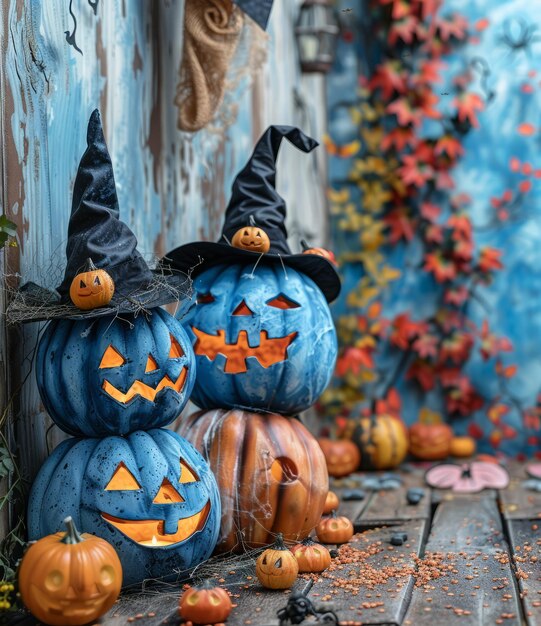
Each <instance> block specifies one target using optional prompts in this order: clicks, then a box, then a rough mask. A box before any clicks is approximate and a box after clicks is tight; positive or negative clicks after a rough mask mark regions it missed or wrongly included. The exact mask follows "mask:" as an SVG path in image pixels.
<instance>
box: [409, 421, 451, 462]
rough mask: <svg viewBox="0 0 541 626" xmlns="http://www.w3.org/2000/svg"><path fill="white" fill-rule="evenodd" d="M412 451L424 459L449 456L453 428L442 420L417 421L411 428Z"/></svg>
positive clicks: (430, 459)
mask: <svg viewBox="0 0 541 626" xmlns="http://www.w3.org/2000/svg"><path fill="white" fill-rule="evenodd" d="M409 432H410V453H411V454H412V455H413V456H414V457H416V458H417V459H421V460H423V461H440V460H441V459H445V458H447V457H448V456H449V453H450V449H451V439H452V438H453V430H452V429H451V427H450V426H449V425H448V424H444V423H442V422H435V423H423V422H416V423H415V424H412V425H411V426H410V429H409Z"/></svg>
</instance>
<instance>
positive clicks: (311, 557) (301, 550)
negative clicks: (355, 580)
mask: <svg viewBox="0 0 541 626" xmlns="http://www.w3.org/2000/svg"><path fill="white" fill-rule="evenodd" d="M291 552H292V553H293V554H294V556H295V558H296V559H297V562H298V564H299V572H322V571H323V570H324V569H327V568H328V567H329V565H330V564H331V555H330V552H329V551H328V550H327V548H326V547H325V546H322V545H321V544H320V543H316V542H315V541H314V540H313V539H312V538H311V537H306V539H303V540H302V541H301V542H300V543H298V544H297V545H296V546H293V547H292V548H291Z"/></svg>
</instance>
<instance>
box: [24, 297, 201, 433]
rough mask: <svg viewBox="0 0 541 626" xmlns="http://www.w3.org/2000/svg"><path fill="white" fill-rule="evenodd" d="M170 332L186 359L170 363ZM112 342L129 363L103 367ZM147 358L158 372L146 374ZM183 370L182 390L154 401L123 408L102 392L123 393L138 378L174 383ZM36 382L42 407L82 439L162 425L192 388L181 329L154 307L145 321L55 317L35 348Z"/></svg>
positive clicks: (138, 401) (192, 376) (150, 383)
mask: <svg viewBox="0 0 541 626" xmlns="http://www.w3.org/2000/svg"><path fill="white" fill-rule="evenodd" d="M124 320H127V321H124ZM131 325H132V326H133V327H131ZM171 335H172V336H173V337H174V338H175V339H176V340H177V341H178V343H179V345H180V347H181V348H182V350H183V352H184V356H181V357H180V358H169V354H170V348H171V339H170V336H171ZM110 345H111V346H113V347H114V348H115V349H116V350H117V351H118V352H119V353H120V354H121V355H122V357H124V358H125V360H126V363H125V364H123V365H121V366H119V367H112V368H102V369H100V367H99V366H100V363H101V360H102V357H103V355H104V353H105V351H106V350H107V348H108V347H109V346H110ZM149 355H151V356H152V358H153V359H154V360H155V362H156V364H157V366H158V369H157V370H155V371H150V372H145V370H146V369H147V360H148V357H149ZM183 367H186V368H187V373H186V379H185V382H184V386H183V387H182V388H181V389H180V392H177V391H176V390H175V389H171V388H164V389H162V390H161V391H159V392H158V394H157V395H156V398H155V400H154V401H150V400H147V399H146V398H144V397H142V396H141V395H137V396H135V397H134V398H132V399H131V400H130V401H128V402H127V403H121V402H119V401H117V400H115V399H114V398H112V397H111V396H110V395H109V394H108V393H107V392H106V391H105V390H104V389H103V385H104V381H109V382H110V383H111V384H112V385H114V386H115V387H116V388H117V389H119V390H121V391H122V392H127V391H128V390H129V389H130V387H131V385H132V384H133V382H134V381H135V380H139V381H141V382H144V383H145V384H146V385H148V386H150V387H152V388H156V386H157V385H158V384H159V383H160V381H161V380H162V379H163V377H164V376H168V377H169V378H170V379H171V380H172V381H176V380H177V378H178V376H179V375H180V373H181V371H182V368H183ZM36 378H37V383H38V388H39V392H40V395H41V399H42V400H43V404H44V405H45V408H46V409H47V412H48V413H49V415H50V416H51V418H52V419H53V420H54V421H55V422H56V424H57V425H58V426H59V427H60V428H62V430H64V431H66V432H67V433H69V434H71V435H76V436H79V435H85V436H87V437H104V436H108V435H125V434H128V433H130V432H133V431H135V430H140V429H143V430H144V429H148V428H157V427H160V426H166V425H167V424H169V423H171V422H172V421H173V420H174V419H175V418H177V417H178V415H180V413H181V411H182V409H183V408H184V405H185V404H186V402H187V400H188V398H189V396H190V393H191V390H192V387H193V383H194V379H195V360H194V356H193V350H192V347H191V345H190V341H189V339H188V338H187V336H186V333H185V332H184V329H183V328H182V326H181V324H180V323H179V322H178V321H177V320H176V319H175V318H174V317H173V316H172V315H169V313H167V312H166V311H164V310H162V309H153V310H152V314H151V315H150V316H149V317H148V318H147V316H145V315H143V314H140V315H138V316H137V317H135V316H133V315H122V316H120V318H118V319H114V320H113V319H111V318H110V317H106V318H99V319H94V320H77V321H75V320H54V321H51V322H49V325H48V326H47V328H46V329H45V332H44V334H43V337H42V339H41V341H40V343H39V347H38V353H37V359H36Z"/></svg>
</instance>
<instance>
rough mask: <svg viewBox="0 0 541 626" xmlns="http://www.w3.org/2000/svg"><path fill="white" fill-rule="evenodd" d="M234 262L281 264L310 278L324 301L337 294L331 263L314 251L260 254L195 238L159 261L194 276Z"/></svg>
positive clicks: (338, 284)
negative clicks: (215, 266)
mask: <svg viewBox="0 0 541 626" xmlns="http://www.w3.org/2000/svg"><path fill="white" fill-rule="evenodd" d="M236 261H237V262H246V263H254V264H255V263H284V265H286V266H288V267H292V268H293V269H295V270H297V271H299V272H302V273H303V274H306V275H307V276H308V277H309V278H311V279H312V280H313V281H314V282H315V283H316V285H317V286H318V287H319V288H320V289H321V291H322V292H323V295H324V296H325V299H326V300H327V302H332V301H333V300H335V299H336V298H337V297H338V295H339V293H340V287H341V284H340V277H339V276H338V272H337V271H336V269H335V267H334V265H333V264H332V263H331V262H330V261H328V260H327V259H325V258H324V257H322V256H319V255H317V254H273V253H271V252H268V253H266V254H260V253H258V252H250V250H242V249H241V248H234V247H233V246H230V245H226V244H222V243H215V242H213V241H195V242H193V243H188V244H185V245H183V246H179V247H178V248H175V249H174V250H171V252H168V253H167V255H166V256H165V257H164V259H163V261H162V262H163V263H165V264H166V265H167V266H171V267H173V268H175V269H177V270H179V271H181V272H185V273H186V274H188V275H189V276H190V277H191V278H192V279H194V278H195V277H196V276H198V275H199V274H201V272H203V271H205V270H206V269H208V268H209V267H212V266H213V265H218V264H221V263H232V262H236Z"/></svg>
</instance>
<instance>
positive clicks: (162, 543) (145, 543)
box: [139, 535, 171, 548]
mask: <svg viewBox="0 0 541 626" xmlns="http://www.w3.org/2000/svg"><path fill="white" fill-rule="evenodd" d="M139 543H140V544H141V545H142V546H152V547H153V548H156V547H157V546H170V545H171V542H170V541H163V540H162V539H157V538H156V535H152V539H147V540H146V541H139Z"/></svg>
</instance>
